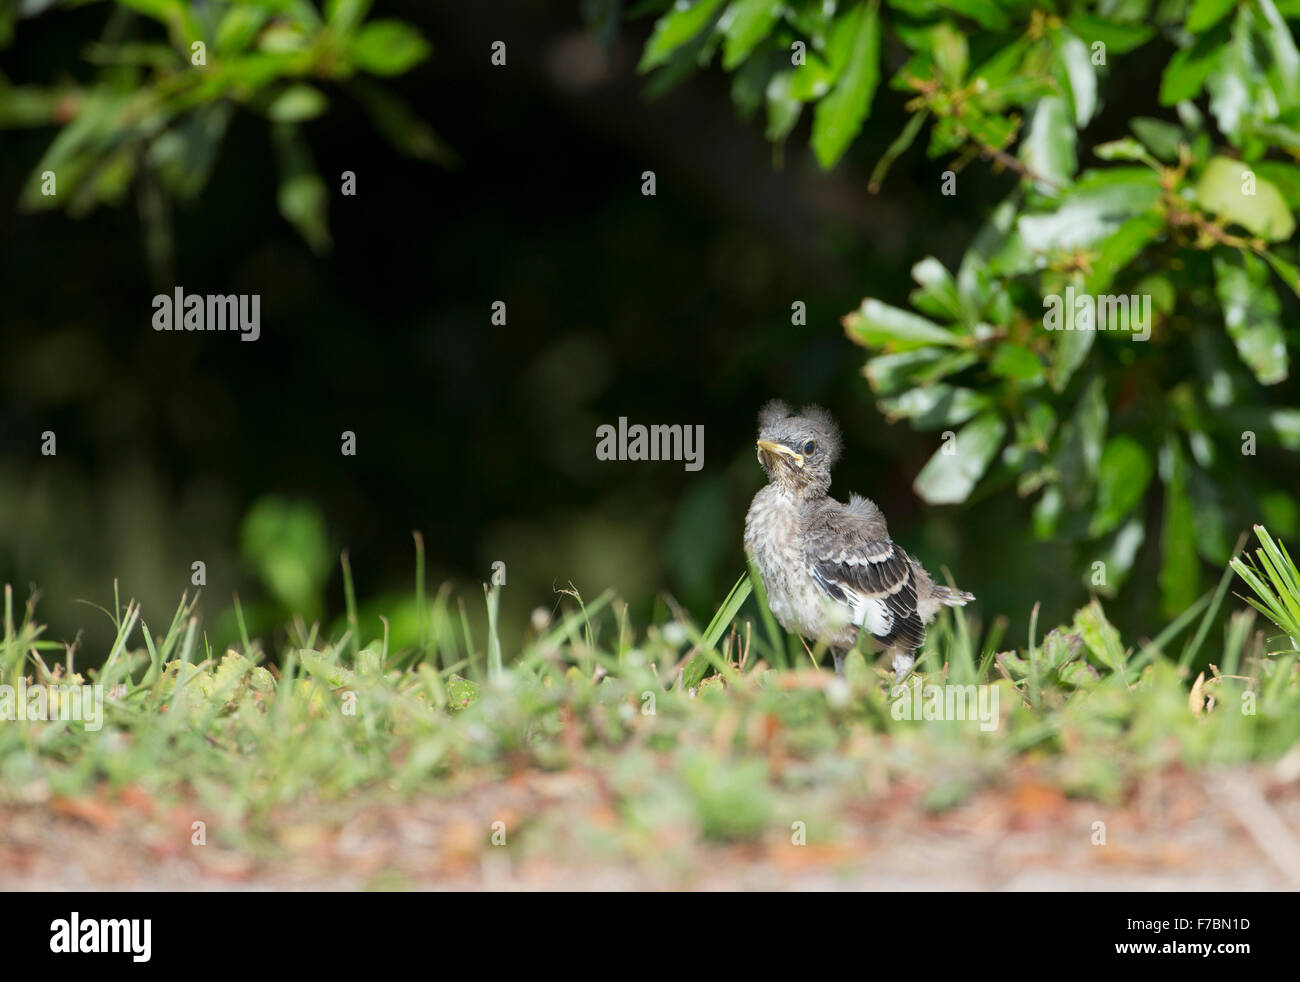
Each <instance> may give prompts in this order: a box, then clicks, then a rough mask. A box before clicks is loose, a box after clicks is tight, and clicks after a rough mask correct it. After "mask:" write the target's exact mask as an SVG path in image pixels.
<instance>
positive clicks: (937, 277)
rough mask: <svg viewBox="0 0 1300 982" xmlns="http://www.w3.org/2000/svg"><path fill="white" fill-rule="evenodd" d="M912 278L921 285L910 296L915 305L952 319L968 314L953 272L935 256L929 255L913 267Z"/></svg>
mask: <svg viewBox="0 0 1300 982" xmlns="http://www.w3.org/2000/svg"><path fill="white" fill-rule="evenodd" d="M912 279H914V280H916V282H917V283H919V284H920V287H921V288H920V289H919V290H914V291H913V292H912V295H911V297H910V298H909V299H910V300H911V301H912V305H913V306H915V307H917V308H918V309H923V310H925V312H926V313H927V314H931V315H932V316H935V317H944V316H946V317H949V318H951V319H952V320H962V319H963V318H964V317H965V316H966V315H967V311H966V308H965V305H964V304H963V303H962V300H961V296H960V295H959V294H958V292H957V284H956V282H955V281H954V280H953V278H952V274H951V273H949V272H948V270H947V269H946V268H944V265H943V263H941V262H939V260H937V259H935V258H934V257H933V256H927V257H926V258H925V259H922V260H921V261H920V262H919V263H917V264H916V265H915V266H913V267H912Z"/></svg>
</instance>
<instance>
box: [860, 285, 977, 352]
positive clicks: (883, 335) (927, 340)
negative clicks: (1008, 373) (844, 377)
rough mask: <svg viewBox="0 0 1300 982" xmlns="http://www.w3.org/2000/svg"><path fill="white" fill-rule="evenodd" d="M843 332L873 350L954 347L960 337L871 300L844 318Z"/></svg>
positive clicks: (959, 342)
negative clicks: (935, 346)
mask: <svg viewBox="0 0 1300 982" xmlns="http://www.w3.org/2000/svg"><path fill="white" fill-rule="evenodd" d="M844 330H845V332H846V333H847V334H848V336H849V338H850V339H852V340H854V341H856V342H858V344H862V345H866V346H867V347H873V348H876V347H882V346H885V345H889V346H892V347H893V348H895V349H898V350H903V349H906V348H919V347H923V346H925V345H933V344H940V345H948V346H956V345H960V344H962V343H963V338H962V335H960V334H957V333H955V332H953V331H947V330H944V329H943V328H942V327H940V326H939V325H938V324H935V323H934V322H933V321H929V320H926V319H925V318H924V317H920V316H918V315H916V314H913V313H911V312H910V311H906V310H899V309H898V308H897V307H891V306H889V304H885V303H881V302H880V301H879V300H876V299H874V298H871V297H868V298H867V299H866V300H863V301H862V306H861V307H859V308H858V309H857V310H856V311H854V312H853V313H851V314H849V315H848V316H847V317H845V318H844Z"/></svg>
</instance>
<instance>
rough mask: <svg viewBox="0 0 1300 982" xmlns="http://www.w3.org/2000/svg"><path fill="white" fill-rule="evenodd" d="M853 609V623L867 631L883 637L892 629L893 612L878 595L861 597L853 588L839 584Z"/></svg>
mask: <svg viewBox="0 0 1300 982" xmlns="http://www.w3.org/2000/svg"><path fill="white" fill-rule="evenodd" d="M840 589H841V590H843V591H844V596H845V597H846V598H847V599H848V601H849V607H850V608H852V610H853V623H854V624H856V625H858V627H865V628H866V629H867V633H869V634H874V635H875V636H876V637H878V638H883V637H884V636H885V635H886V634H888V633H889V632H890V631H892V630H893V629H894V612H893V611H892V610H890V609H889V606H888V605H887V604H886V603H885V602H884V601H883V600H881V599H879V598H878V597H862V596H859V595H858V593H856V592H855V591H854V590H851V589H849V588H848V587H844V586H841V587H840Z"/></svg>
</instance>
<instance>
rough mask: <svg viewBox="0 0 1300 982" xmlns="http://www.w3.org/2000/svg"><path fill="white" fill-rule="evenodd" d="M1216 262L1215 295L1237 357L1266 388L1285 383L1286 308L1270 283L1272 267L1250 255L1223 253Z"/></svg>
mask: <svg viewBox="0 0 1300 982" xmlns="http://www.w3.org/2000/svg"><path fill="white" fill-rule="evenodd" d="M1213 258H1214V287H1215V292H1216V293H1217V294H1218V297H1219V303H1220V305H1221V306H1222V307H1223V322H1224V324H1225V326H1226V327H1227V329H1228V336H1229V337H1231V338H1232V341H1233V343H1234V344H1235V345H1236V346H1237V354H1238V355H1240V356H1241V360H1242V361H1244V362H1245V363H1246V364H1247V365H1248V366H1250V370H1251V371H1252V372H1254V373H1255V377H1256V378H1257V379H1259V381H1260V382H1261V383H1262V384H1263V385H1275V384H1276V383H1278V382H1281V381H1283V380H1284V379H1286V377H1287V370H1288V369H1287V350H1286V339H1285V337H1284V336H1283V333H1282V325H1281V323H1280V322H1279V321H1278V315H1279V313H1280V312H1281V309H1282V305H1281V303H1280V302H1279V301H1278V298H1277V294H1275V293H1274V292H1273V288H1272V286H1271V284H1270V283H1269V276H1268V267H1267V266H1266V265H1265V263H1264V261H1263V260H1261V259H1259V258H1257V257H1256V256H1254V255H1252V254H1251V253H1249V252H1237V251H1235V250H1227V249H1222V250H1218V251H1216V252H1215V254H1214V257H1213Z"/></svg>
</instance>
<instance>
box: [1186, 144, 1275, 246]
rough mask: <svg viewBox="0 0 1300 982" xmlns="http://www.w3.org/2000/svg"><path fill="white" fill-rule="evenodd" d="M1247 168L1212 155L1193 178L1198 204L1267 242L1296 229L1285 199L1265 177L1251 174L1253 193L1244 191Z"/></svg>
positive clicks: (1239, 163)
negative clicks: (1204, 166) (1203, 170)
mask: <svg viewBox="0 0 1300 982" xmlns="http://www.w3.org/2000/svg"><path fill="white" fill-rule="evenodd" d="M1248 173H1253V172H1251V170H1250V168H1249V167H1248V166H1247V165H1246V164H1243V163H1242V162H1241V161H1240V160H1233V159H1231V158H1230V157H1215V158H1213V159H1212V160H1211V161H1210V163H1209V164H1208V165H1207V166H1206V168H1205V172H1204V173H1203V174H1202V175H1201V179H1200V180H1199V181H1197V182H1196V197H1197V200H1198V201H1200V203H1201V205H1202V206H1204V207H1205V208H1206V209H1208V210H1209V211H1211V212H1213V213H1214V214H1215V215H1217V216H1218V217H1219V219H1220V220H1222V221H1225V222H1230V223H1236V224H1237V225H1240V226H1242V227H1243V228H1245V229H1247V230H1248V231H1250V232H1251V233H1252V234H1254V235H1258V236H1260V237H1261V238H1264V239H1267V240H1268V241H1270V242H1281V241H1283V240H1285V239H1289V238H1290V237H1291V233H1292V232H1294V231H1295V218H1294V216H1292V214H1291V209H1290V208H1289V207H1288V206H1287V202H1286V199H1285V198H1284V197H1282V193H1281V192H1280V191H1278V189H1277V188H1276V187H1274V186H1273V185H1272V184H1271V183H1270V182H1269V181H1268V180H1266V179H1264V178H1263V177H1261V176H1259V175H1258V174H1254V181H1253V184H1254V189H1255V193H1254V194H1248V193H1246V192H1247V191H1248V190H1249V189H1250V185H1251V183H1252V182H1251V181H1250V180H1249V179H1248V178H1247V177H1246V175H1247V174H1248Z"/></svg>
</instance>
